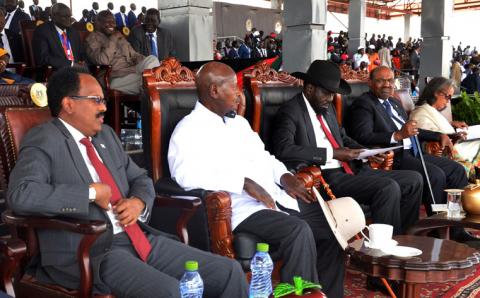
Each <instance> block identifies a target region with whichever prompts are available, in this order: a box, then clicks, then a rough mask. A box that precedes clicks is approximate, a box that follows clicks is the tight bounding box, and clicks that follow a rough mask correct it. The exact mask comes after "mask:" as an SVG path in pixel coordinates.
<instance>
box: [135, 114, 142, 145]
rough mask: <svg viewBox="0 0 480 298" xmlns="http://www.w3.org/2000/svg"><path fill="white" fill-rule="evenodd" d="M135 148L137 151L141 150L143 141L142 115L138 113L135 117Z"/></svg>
mask: <svg viewBox="0 0 480 298" xmlns="http://www.w3.org/2000/svg"><path fill="white" fill-rule="evenodd" d="M134 144H135V146H136V147H137V148H138V149H142V148H143V139H142V115H140V113H138V117H137V129H136V130H135V141H134Z"/></svg>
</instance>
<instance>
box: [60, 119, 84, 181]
mask: <svg viewBox="0 0 480 298" xmlns="http://www.w3.org/2000/svg"><path fill="white" fill-rule="evenodd" d="M53 123H54V124H55V125H56V126H57V127H58V129H59V130H60V131H61V132H62V133H63V135H64V136H65V143H66V144H67V148H68V150H69V152H70V156H71V157H72V160H73V163H74V164H75V168H76V169H77V171H78V174H79V175H80V177H82V180H83V182H85V184H91V183H92V182H93V180H92V176H91V175H90V172H89V171H88V168H87V165H86V164H85V160H83V157H82V154H81V153H80V150H79V149H78V145H77V144H76V143H75V140H74V139H73V137H72V135H71V134H70V132H68V130H67V128H66V127H65V125H63V123H62V122H61V121H60V120H58V119H57V118H56V119H54V120H53Z"/></svg>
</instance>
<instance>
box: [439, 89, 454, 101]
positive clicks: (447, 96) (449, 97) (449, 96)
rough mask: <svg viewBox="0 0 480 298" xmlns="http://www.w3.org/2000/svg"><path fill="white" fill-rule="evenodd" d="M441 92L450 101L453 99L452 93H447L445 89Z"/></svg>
mask: <svg viewBox="0 0 480 298" xmlns="http://www.w3.org/2000/svg"><path fill="white" fill-rule="evenodd" d="M440 94H442V95H443V97H445V99H446V100H449V101H450V100H452V96H451V95H450V94H447V93H445V92H443V91H440Z"/></svg>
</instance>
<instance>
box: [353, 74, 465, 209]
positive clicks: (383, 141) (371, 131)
mask: <svg viewBox="0 0 480 298" xmlns="http://www.w3.org/2000/svg"><path fill="white" fill-rule="evenodd" d="M369 86H370V92H367V93H364V94H363V95H362V96H360V97H359V98H357V99H356V100H355V101H354V102H353V104H352V106H351V107H350V109H349V111H347V117H345V120H346V129H347V132H348V133H349V135H351V136H352V137H353V138H354V139H355V140H357V141H358V142H359V143H360V144H362V145H365V146H380V147H388V146H394V145H402V146H403V148H402V149H399V150H396V151H395V158H394V163H393V168H394V169H397V170H413V171H416V172H418V173H420V174H421V175H422V177H423V179H424V183H423V184H424V190H423V198H424V203H425V207H426V209H427V213H428V214H429V215H431V214H432V209H431V206H430V204H431V203H432V198H431V195H430V192H429V189H428V184H427V182H426V181H425V179H426V177H425V172H424V171H423V168H422V165H421V162H420V159H419V158H417V157H418V154H419V153H418V149H419V148H418V146H417V145H416V142H415V140H414V138H413V137H414V136H417V135H418V139H419V140H420V141H440V143H441V146H442V148H443V147H445V146H448V145H449V144H451V143H450V139H449V137H448V136H447V135H444V134H440V133H437V132H432V131H428V130H423V129H418V127H417V123H416V121H413V120H410V121H407V120H408V115H407V113H406V112H405V110H404V109H403V108H402V105H401V103H400V102H399V101H398V100H397V99H395V98H393V97H392V95H393V87H394V74H393V72H392V71H391V70H390V68H388V67H386V66H380V67H377V68H375V69H374V70H373V71H372V72H371V73H370V80H369ZM423 156H424V159H425V164H426V167H427V171H428V176H429V178H430V182H431V185H432V189H433V195H434V197H435V201H436V202H437V203H445V202H446V200H447V198H446V193H445V192H444V189H446V188H463V187H464V186H466V185H467V177H466V174H465V170H464V169H463V167H462V166H461V165H460V164H459V163H457V162H455V161H453V160H450V159H447V158H443V157H436V156H432V155H428V154H424V155H423Z"/></svg>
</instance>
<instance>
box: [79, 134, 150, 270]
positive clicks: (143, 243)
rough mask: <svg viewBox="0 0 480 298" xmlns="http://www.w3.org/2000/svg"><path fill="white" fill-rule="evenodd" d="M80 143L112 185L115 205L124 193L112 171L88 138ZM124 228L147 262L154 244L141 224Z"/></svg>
mask: <svg viewBox="0 0 480 298" xmlns="http://www.w3.org/2000/svg"><path fill="white" fill-rule="evenodd" d="M80 143H82V144H83V145H85V147H86V148H87V155H88V158H89V159H90V161H91V162H92V165H93V167H94V168H95V171H97V174H98V177H100V181H101V182H102V183H105V184H107V185H109V186H110V188H111V190H112V197H111V198H110V203H111V204H112V206H114V205H115V204H116V203H117V202H118V201H120V199H121V198H122V194H121V193H120V190H119V189H118V186H117V183H115V180H114V179H113V177H112V174H110V171H109V170H108V169H107V167H106V166H105V165H104V164H103V162H101V161H100V159H99V158H98V156H97V154H96V153H95V148H94V147H93V144H92V142H90V140H89V139H88V138H83V139H81V140H80ZM124 229H125V232H126V233H127V235H128V237H129V238H130V241H131V242H132V245H133V247H134V248H135V250H136V251H137V253H138V255H139V256H140V258H141V259H142V260H143V261H144V262H146V261H147V258H148V254H149V253H150V251H151V250H152V246H151V245H150V242H149V241H148V239H147V237H146V236H145V234H144V233H143V232H142V229H140V226H139V225H138V224H137V223H135V224H132V225H129V226H126V227H124Z"/></svg>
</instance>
